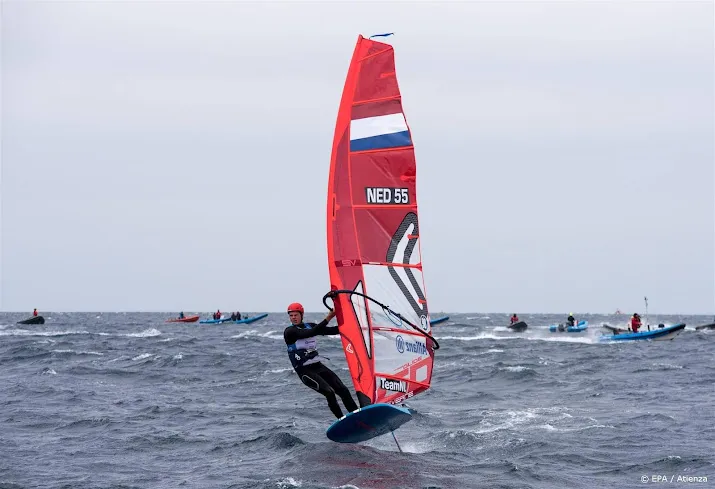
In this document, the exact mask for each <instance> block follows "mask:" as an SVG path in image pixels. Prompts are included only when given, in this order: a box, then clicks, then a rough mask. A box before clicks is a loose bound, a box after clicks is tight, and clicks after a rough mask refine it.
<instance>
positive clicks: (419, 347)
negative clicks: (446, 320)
mask: <svg viewBox="0 0 715 489" xmlns="http://www.w3.org/2000/svg"><path fill="white" fill-rule="evenodd" d="M395 347H396V348H397V351H398V352H400V353H404V352H405V351H406V352H407V353H415V354H417V355H427V345H426V344H425V343H423V342H421V341H419V340H417V341H405V339H404V338H403V337H402V336H401V335H397V337H396V338H395Z"/></svg>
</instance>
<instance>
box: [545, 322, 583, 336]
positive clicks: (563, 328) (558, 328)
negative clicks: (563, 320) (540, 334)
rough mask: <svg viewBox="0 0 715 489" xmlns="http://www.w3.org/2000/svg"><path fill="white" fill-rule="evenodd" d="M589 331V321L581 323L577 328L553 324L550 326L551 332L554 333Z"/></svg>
mask: <svg viewBox="0 0 715 489" xmlns="http://www.w3.org/2000/svg"><path fill="white" fill-rule="evenodd" d="M587 329H588V321H579V322H578V324H576V325H575V326H567V325H565V324H552V325H551V326H549V331H551V332H552V333H556V332H559V333H563V332H566V333H582V332H583V331H586V330H587Z"/></svg>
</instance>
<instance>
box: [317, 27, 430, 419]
mask: <svg viewBox="0 0 715 489" xmlns="http://www.w3.org/2000/svg"><path fill="white" fill-rule="evenodd" d="M415 178H416V163H415V153H414V146H413V143H412V133H411V131H410V130H409V127H408V125H407V120H406V118H405V115H404V113H403V110H402V98H401V96H400V90H399V87H398V84H397V77H396V74H395V57H394V50H393V48H392V46H390V45H389V44H385V43H382V42H376V41H371V40H369V39H365V38H363V37H362V36H359V37H358V41H357V45H356V46H355V51H354V53H353V57H352V61H351V63H350V68H349V70H348V75H347V80H346V81H345V88H344V89H343V96H342V100H341V102H340V110H339V112H338V120H337V124H336V127H335V136H334V139H333V152H332V157H331V160H330V177H329V182H328V208H327V211H328V212H327V224H328V266H329V269H330V282H331V288H332V289H334V290H335V289H339V290H345V289H348V290H354V291H356V292H359V293H361V294H365V295H368V296H370V297H371V298H374V299H375V300H377V301H378V302H381V303H382V304H385V305H387V306H389V307H390V309H391V310H392V311H395V312H397V313H399V314H400V315H401V316H403V317H404V318H405V319H406V320H408V321H409V322H411V323H412V324H414V325H417V326H418V327H419V328H420V329H421V330H422V331H423V332H424V333H427V334H429V333H430V332H431V327H430V323H429V313H428V309H427V300H426V295H425V293H426V291H425V287H424V281H423V278H422V259H421V253H420V242H419V238H420V234H419V224H418V218H417V217H418V213H417V193H416V185H415V182H416V180H415ZM335 301H336V312H337V319H338V324H339V326H340V333H341V337H342V343H343V349H344V351H345V357H346V359H347V363H348V367H349V368H350V375H351V377H352V380H353V384H354V386H355V390H356V391H357V396H358V400H359V401H360V405H361V406H363V405H367V404H371V403H378V402H387V403H393V404H397V403H399V402H402V401H404V400H405V399H407V398H409V397H412V396H414V395H415V394H418V393H420V392H422V391H424V390H426V389H428V388H429V387H430V382H431V380H432V366H433V363H434V351H433V349H432V341H431V340H430V339H429V338H428V337H426V336H425V335H424V334H422V333H421V332H420V331H419V330H416V329H415V328H413V327H411V326H409V325H407V324H403V321H401V320H399V319H396V318H395V316H393V315H390V314H388V313H386V311H384V310H383V308H382V307H379V306H377V305H376V304H375V303H374V302H372V301H368V300H366V299H365V298H363V297H362V296H360V295H358V294H339V295H338V296H337V298H336V299H335Z"/></svg>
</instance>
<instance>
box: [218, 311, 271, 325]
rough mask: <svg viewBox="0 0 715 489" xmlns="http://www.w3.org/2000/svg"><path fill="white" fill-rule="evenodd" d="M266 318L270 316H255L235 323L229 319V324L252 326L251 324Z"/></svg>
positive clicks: (265, 314)
mask: <svg viewBox="0 0 715 489" xmlns="http://www.w3.org/2000/svg"><path fill="white" fill-rule="evenodd" d="M266 316H268V314H267V313H263V314H258V315H257V316H253V317H248V318H243V319H236V320H234V321H231V319H230V318H229V320H228V322H229V323H232V324H250V323H254V322H256V321H258V320H259V319H263V318H264V317H266Z"/></svg>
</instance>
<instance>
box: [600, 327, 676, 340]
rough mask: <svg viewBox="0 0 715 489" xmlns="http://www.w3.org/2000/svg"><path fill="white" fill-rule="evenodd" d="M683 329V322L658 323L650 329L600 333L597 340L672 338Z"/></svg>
mask: <svg viewBox="0 0 715 489" xmlns="http://www.w3.org/2000/svg"><path fill="white" fill-rule="evenodd" d="M684 329H685V323H679V324H674V325H672V326H665V325H663V324H659V325H658V328H657V329H651V330H650V331H639V332H637V333H628V332H623V333H616V334H608V335H601V337H600V338H599V341H637V340H672V339H673V338H675V337H676V336H678V335H679V334H680V332H681V331H683V330H684Z"/></svg>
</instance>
